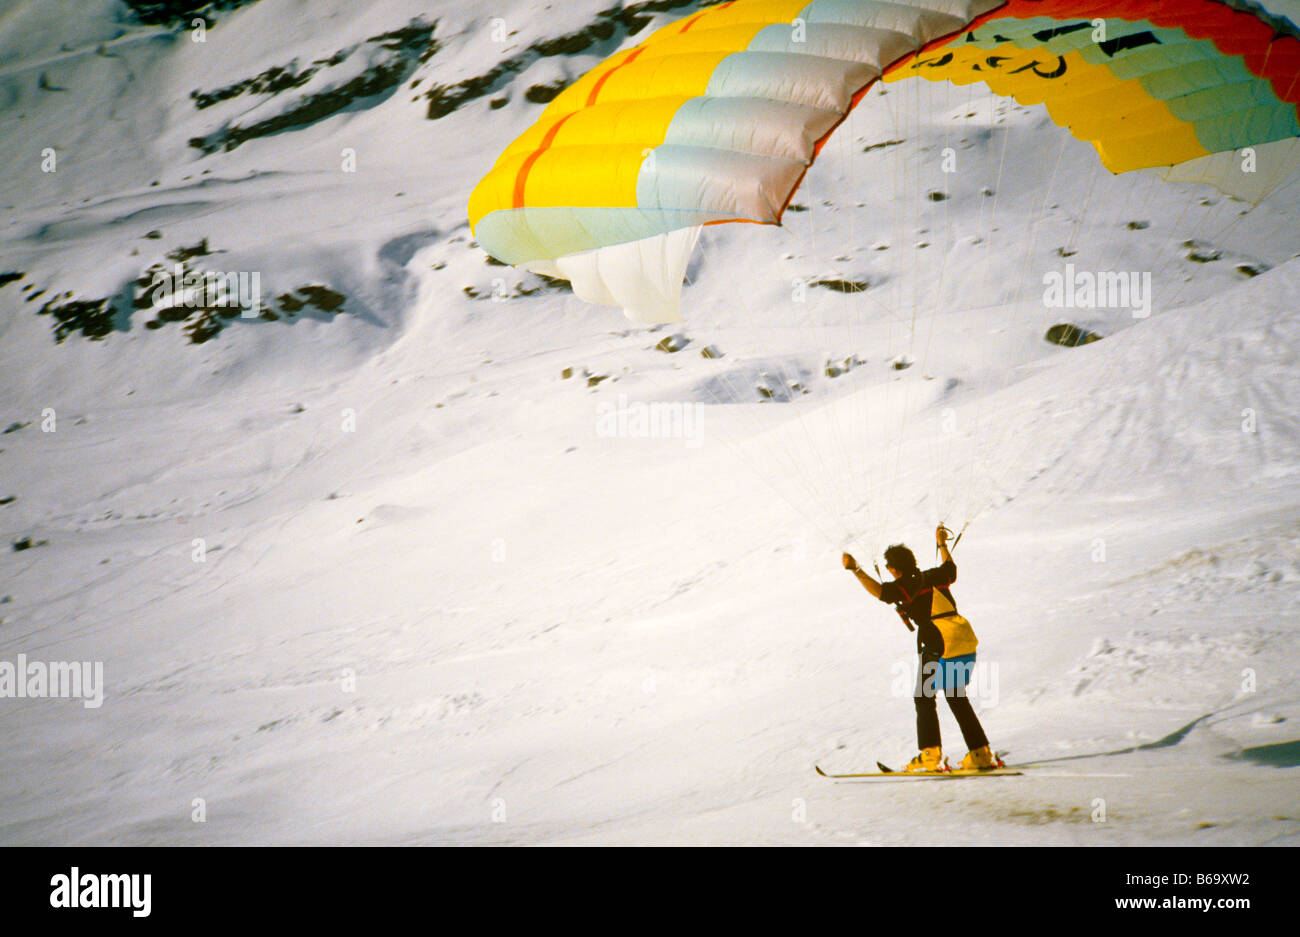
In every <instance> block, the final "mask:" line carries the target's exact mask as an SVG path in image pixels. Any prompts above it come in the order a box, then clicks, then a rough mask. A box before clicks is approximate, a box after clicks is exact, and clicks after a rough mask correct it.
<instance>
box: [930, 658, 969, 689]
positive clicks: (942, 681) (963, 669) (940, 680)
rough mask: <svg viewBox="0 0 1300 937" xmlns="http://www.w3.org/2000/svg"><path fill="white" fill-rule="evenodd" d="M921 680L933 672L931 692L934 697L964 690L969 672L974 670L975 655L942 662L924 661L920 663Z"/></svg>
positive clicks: (947, 659)
mask: <svg viewBox="0 0 1300 937" xmlns="http://www.w3.org/2000/svg"><path fill="white" fill-rule="evenodd" d="M921 667H922V668H923V669H922V671H921V680H922V682H925V678H926V676H927V675H928V674H929V673H931V672H932V671H933V673H934V676H933V678H932V680H933V683H931V692H932V693H934V694H935V695H938V694H945V693H948V692H950V691H953V690H961V689H965V687H966V684H968V683H970V676H971V672H972V671H973V670H974V669H975V655H974V654H963V655H962V656H961V657H949V658H946V659H944V660H926V661H923V662H922V663H921Z"/></svg>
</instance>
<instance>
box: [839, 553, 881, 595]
mask: <svg viewBox="0 0 1300 937" xmlns="http://www.w3.org/2000/svg"><path fill="white" fill-rule="evenodd" d="M841 562H842V563H843V564H844V568H845V569H847V570H848V571H849V572H851V573H852V574H853V575H854V576H856V577H858V582H860V583H862V588H864V589H866V590H867V591H868V592H870V593H871V594H872V595H874V596H875V597H876V598H880V583H878V582H876V580H874V579H872V578H871V577H870V576H868V575H867V572H866V570H864V569H863V568H862V567H861V566H859V565H858V561H857V560H855V559H854V558H853V557H852V556H851V555H850V554H848V553H845V554H844V556H843V558H842V559H841Z"/></svg>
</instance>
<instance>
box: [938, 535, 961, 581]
mask: <svg viewBox="0 0 1300 937" xmlns="http://www.w3.org/2000/svg"><path fill="white" fill-rule="evenodd" d="M951 536H952V533H951V532H950V531H949V530H948V528H947V527H944V526H943V525H942V524H940V525H939V526H938V527H936V528H935V529H934V543H935V546H937V547H938V548H939V556H940V557H942V558H943V561H944V562H945V563H952V566H953V571H954V572H953V581H954V582H955V581H956V579H957V575H956V569H957V564H956V563H953V562H952V554H951V553H950V552H948V538H949V537H951Z"/></svg>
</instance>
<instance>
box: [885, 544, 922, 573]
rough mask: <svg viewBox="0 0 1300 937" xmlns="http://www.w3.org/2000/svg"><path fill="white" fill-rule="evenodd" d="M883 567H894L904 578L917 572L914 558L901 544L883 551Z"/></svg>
mask: <svg viewBox="0 0 1300 937" xmlns="http://www.w3.org/2000/svg"><path fill="white" fill-rule="evenodd" d="M885 565H886V566H892V567H894V569H896V570H898V571H899V572H900V573H902V574H903V575H904V576H906V575H907V574H909V573H914V572H916V571H917V570H916V557H915V556H913V555H912V551H911V550H909V549H908V548H907V547H905V546H903V545H902V544H901V543H896V544H894V545H893V546H892V547H890V548H889V549H887V550H886V551H885Z"/></svg>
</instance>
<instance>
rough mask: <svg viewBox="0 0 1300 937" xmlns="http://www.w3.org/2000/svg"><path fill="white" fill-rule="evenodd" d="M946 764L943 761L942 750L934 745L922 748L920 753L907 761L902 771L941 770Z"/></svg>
mask: <svg viewBox="0 0 1300 937" xmlns="http://www.w3.org/2000/svg"><path fill="white" fill-rule="evenodd" d="M945 767H946V765H945V764H944V763H943V750H942V749H941V748H940V747H939V746H938V745H935V746H934V747H933V748H923V749H921V753H920V754H919V755H917V756H916V757H915V758H913V759H912V760H911V761H909V762H908V763H907V767H906V768H904V769H903V770H904V771H908V772H913V771H942V770H944V768H945Z"/></svg>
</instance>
